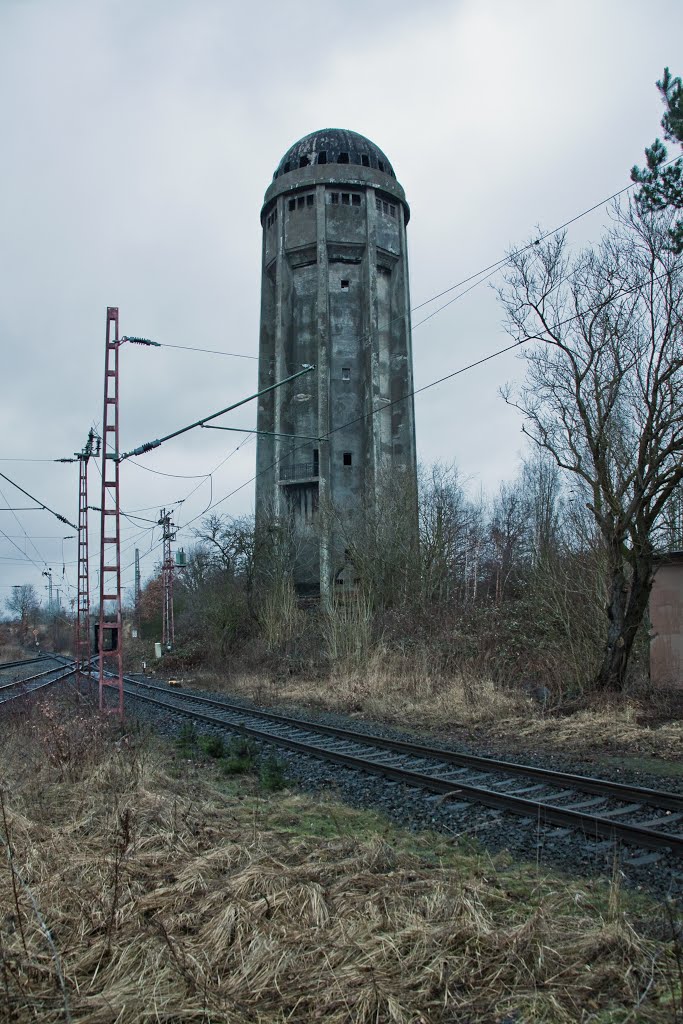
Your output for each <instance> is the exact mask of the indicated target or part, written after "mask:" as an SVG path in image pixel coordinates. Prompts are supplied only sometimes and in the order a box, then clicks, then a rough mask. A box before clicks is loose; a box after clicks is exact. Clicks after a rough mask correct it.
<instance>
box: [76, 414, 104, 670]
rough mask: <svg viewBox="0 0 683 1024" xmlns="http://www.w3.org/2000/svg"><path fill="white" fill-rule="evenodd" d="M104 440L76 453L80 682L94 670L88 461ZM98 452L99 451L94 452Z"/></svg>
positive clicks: (91, 433) (90, 439)
mask: <svg viewBox="0 0 683 1024" xmlns="http://www.w3.org/2000/svg"><path fill="white" fill-rule="evenodd" d="M99 443H100V439H99V438H98V437H96V435H95V431H94V430H92V429H91V430H90V431H89V432H88V440H87V441H86V444H85V447H84V448H83V450H82V451H80V452H76V453H75V455H76V459H77V461H78V599H77V605H76V624H75V625H76V630H75V633H76V635H75V640H74V655H75V658H76V667H77V669H78V672H77V675H76V679H77V680H78V681H79V682H80V680H81V678H82V677H83V675H84V673H85V672H86V671H87V672H89V671H90V583H89V575H88V462H89V461H90V458H91V456H93V455H99V452H100V448H99ZM93 449H95V450H93Z"/></svg>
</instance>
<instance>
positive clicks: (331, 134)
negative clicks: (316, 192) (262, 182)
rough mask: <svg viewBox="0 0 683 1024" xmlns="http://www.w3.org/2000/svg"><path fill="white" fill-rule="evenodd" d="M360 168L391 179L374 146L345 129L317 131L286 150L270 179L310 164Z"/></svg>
mask: <svg viewBox="0 0 683 1024" xmlns="http://www.w3.org/2000/svg"><path fill="white" fill-rule="evenodd" d="M326 163H327V164H336V163H340V164H360V165H363V166H365V167H374V168H375V169H376V170H379V171H383V172H384V173H385V174H388V175H390V177H392V178H395V177H396V175H395V174H394V169H393V167H392V166H391V164H390V163H389V161H388V160H387V158H386V156H385V155H384V153H383V152H382V150H381V149H380V148H379V146H376V145H375V143H374V142H371V141H370V139H366V138H365V136H364V135H359V134H358V132H351V131H348V130H347V129H345V128H321V129H320V130H319V131H317V132H311V134H310V135H305V136H304V137H303V139H299V141H298V142H295V143H294V145H293V146H290V147H289V149H288V150H287V152H286V153H285V155H284V156H283V158H282V160H281V161H280V163H279V164H278V166H277V170H276V171H275V174H274V175H273V178H279V177H280V175H281V174H287V172H288V171H293V170H295V169H296V168H299V167H308V166H309V165H310V164H326Z"/></svg>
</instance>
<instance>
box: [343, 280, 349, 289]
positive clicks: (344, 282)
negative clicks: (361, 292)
mask: <svg viewBox="0 0 683 1024" xmlns="http://www.w3.org/2000/svg"><path fill="white" fill-rule="evenodd" d="M341 286H342V288H348V287H349V282H348V281H347V280H343V281H342V283H341Z"/></svg>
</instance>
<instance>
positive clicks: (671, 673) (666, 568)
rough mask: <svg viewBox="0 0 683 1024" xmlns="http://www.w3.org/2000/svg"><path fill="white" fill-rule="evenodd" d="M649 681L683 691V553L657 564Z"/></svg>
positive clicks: (652, 608)
mask: <svg viewBox="0 0 683 1024" xmlns="http://www.w3.org/2000/svg"><path fill="white" fill-rule="evenodd" d="M650 624H651V631H650V637H651V639H650V680H651V682H652V684H653V686H662V687H672V686H678V687H680V688H681V689H682V690H683V551H670V552H668V553H667V554H665V555H662V556H661V557H660V558H659V559H658V562H657V568H656V570H655V577H654V582H653V584H652V592H651V594H650Z"/></svg>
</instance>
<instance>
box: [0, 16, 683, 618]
mask: <svg viewBox="0 0 683 1024" xmlns="http://www.w3.org/2000/svg"><path fill="white" fill-rule="evenodd" d="M682 38H683V5H681V3H680V0H662V2H660V3H659V4H658V5H657V7H656V11H653V12H652V13H651V14H648V12H647V10H646V9H645V7H644V5H643V4H642V2H638V3H636V2H635V0H602V2H596V0H590V2H586V0H572V2H569V0H565V2H552V0H497V2H496V0H470V2H467V0H463V2H457V0H422V2H421V3H419V4H418V3H415V2H414V0H411V2H407V0H394V3H392V4H388V3H387V2H386V0H385V2H382V3H379V2H375V0H365V2H357V0H347V2H346V3H345V4H343V5H339V4H332V3H329V2H325V0H322V2H318V3H315V4H314V3H312V2H298V3H296V2H289V3H288V2H286V0H284V2H278V3H274V2H271V0H266V2H265V3H261V4H237V3H229V2H227V0H223V2H219V0H111V2H106V0H102V2H100V0H73V2H71V0H0V133H1V135H0V137H1V138H2V160H0V196H1V197H2V200H1V202H2V220H1V224H2V234H1V236H0V239H1V241H0V345H1V346H2V371H1V375H0V458H2V459H3V460H24V459H25V460H34V459H45V460H52V459H55V458H60V457H63V456H69V455H71V454H72V453H73V452H75V451H77V450H79V449H80V448H81V447H82V446H83V444H84V442H85V439H86V435H87V431H88V428H89V427H90V426H91V425H93V424H94V425H96V426H99V425H100V423H101V417H102V378H103V359H104V325H105V314H106V307H107V305H112V306H118V307H119V309H120V316H121V330H122V333H123V334H134V335H143V336H146V337H150V338H154V339H156V340H158V341H161V342H164V343H167V344H169V345H188V346H195V347H199V348H210V349H220V350H226V351H231V352H237V353H243V354H244V355H245V356H251V357H255V356H257V354H258V326H259V323H258V321H259V287H260V255H261V228H260V223H259V211H260V208H261V204H262V200H263V193H264V191H265V189H266V187H267V186H268V184H269V182H270V181H271V178H272V173H273V170H274V169H275V167H276V165H277V163H278V162H279V160H280V157H281V156H282V154H283V153H284V151H285V150H286V149H287V148H288V147H289V146H290V145H291V144H292V143H293V142H295V141H296V140H297V139H299V138H300V137H301V136H303V135H306V134H308V133H309V132H311V131H314V130H315V129H318V128H323V127H339V128H350V129H352V130H354V131H357V132H361V133H362V134H363V135H367V136H368V137H369V138H370V139H372V140H373V141H374V142H376V143H377V145H378V146H380V147H381V148H382V149H383V150H384V151H385V153H386V154H387V156H388V157H389V159H390V160H391V162H392V164H393V166H394V168H395V171H396V175H397V177H398V179H399V181H400V182H401V184H402V185H403V186H404V188H405V191H406V196H407V199H408V202H409V203H410V206H411V221H410V225H409V228H408V233H409V236H408V242H409V259H410V269H411V296H412V301H413V305H418V304H420V303H423V302H425V301H426V300H428V299H429V298H430V297H431V296H433V295H435V294H436V293H438V292H441V291H443V290H444V289H445V288H448V287H449V286H451V285H452V284H454V283H455V282H457V281H459V280H461V279H463V278H466V277H469V276H470V275H471V274H473V273H475V272H477V271H478V270H480V269H481V268H482V267H485V266H486V265H488V264H489V263H491V262H494V261H495V260H497V259H499V258H500V257H501V256H502V255H503V254H504V252H505V251H506V250H507V249H509V248H510V247H511V246H515V245H518V244H519V243H520V242H522V241H524V240H525V239H526V238H528V237H529V235H530V234H531V233H532V232H533V230H534V225H538V224H540V225H541V226H542V227H543V228H551V227H554V226H555V225H557V224H560V223H562V222H563V221H565V220H567V219H569V218H570V217H572V216H574V215H575V214H577V213H579V212H581V211H582V210H585V209H587V208H588V207H591V206H593V205H594V204H595V203H597V202H599V201H600V200H602V199H604V198H605V197H607V196H609V195H610V194H611V193H613V192H615V191H617V190H618V189H620V188H622V187H623V186H624V185H627V184H628V181H629V169H630V167H631V166H632V165H633V164H634V163H637V162H640V163H642V161H643V148H644V146H645V145H646V144H649V143H650V142H651V141H652V139H653V138H654V137H655V135H656V134H657V133H658V132H659V120H660V117H661V113H662V108H661V104H660V101H659V96H658V94H657V91H656V88H655V85H654V82H655V80H656V79H657V78H658V77H660V76H661V72H662V69H663V67H664V65H667V64H668V65H670V66H671V69H672V71H673V72H674V73H679V74H680V73H681V71H683V67H682V66H680V64H677V60H680V55H681V48H680V41H681V39H682ZM606 220H607V213H606V209H605V208H602V209H600V210H598V211H597V212H595V213H593V214H591V215H590V216H587V217H585V218H583V219H582V220H581V221H579V222H578V224H577V225H575V226H574V227H572V229H571V231H570V239H571V242H572V244H574V245H576V246H579V245H582V244H585V243H589V242H591V241H595V240H597V239H598V238H599V237H600V233H601V231H602V229H603V227H604V224H605V223H606ZM491 283H492V282H491V281H489V282H487V283H484V284H482V285H481V286H480V287H477V288H475V289H474V290H473V291H472V292H470V293H469V294H468V295H466V296H464V297H463V298H462V299H459V300H458V301H456V302H454V303H452V304H451V305H449V306H448V307H447V308H446V309H444V310H443V311H442V312H440V313H439V314H438V315H436V316H434V317H432V318H431V319H430V320H429V321H428V322H427V323H425V324H424V325H422V326H415V327H414V334H413V347H414V370H415V381H416V385H417V386H418V387H420V386H422V385H424V384H426V383H428V382H429V381H431V380H434V379H435V378H437V377H440V376H442V375H444V374H445V373H448V372H450V371H452V370H455V369H457V368H458V367H460V366H463V365H465V364H467V363H469V362H471V361H472V360H474V359H476V358H479V357H481V356H482V355H485V354H486V353H488V352H490V351H494V350H495V349H497V348H500V347H501V346H502V345H504V344H505V343H506V335H505V333H504V331H503V328H502V326H501V323H502V313H501V309H500V307H499V306H498V304H497V302H496V298H495V294H494V293H493V290H492V288H491V287H490V285H491ZM453 294H455V293H453ZM448 297H451V296H448ZM443 301H444V300H441V301H440V302H438V303H436V304H433V305H429V306H425V307H424V308H423V309H422V310H419V311H418V312H416V313H415V314H414V324H415V325H416V324H417V323H418V322H419V321H420V320H421V319H422V318H423V316H424V315H426V314H428V313H430V312H432V311H433V309H435V308H436V307H437V306H438V305H441V303H442V302H443ZM121 363H122V380H121V443H122V448H123V450H127V449H129V448H132V447H135V446H137V445H138V444H140V443H142V442H144V441H147V440H149V439H152V438H155V437H158V436H159V435H160V434H163V433H166V432H168V431H170V430H173V429H175V428H176V427H180V426H182V425H184V424H186V423H189V422H190V421H192V420H194V419H196V418H198V417H200V416H204V415H207V414H208V413H210V412H212V411H215V410H217V409H220V408H222V407H223V406H225V405H228V404H229V403H230V402H232V401H235V400H237V399H239V398H241V397H243V396H245V395H247V394H249V393H251V392H252V391H254V390H255V386H256V367H257V363H256V361H255V359H253V358H251V359H249V358H244V359H237V358H224V357H220V356H214V355H205V354H199V353H190V352H185V351H180V350H175V349H170V348H162V349H140V348H135V347H132V346H125V347H124V348H123V349H122V352H121ZM522 373H523V364H522V363H521V362H519V361H518V360H516V359H515V358H513V357H512V356H510V357H502V358H499V359H497V360H495V361H493V362H491V363H489V364H487V365H486V366H484V367H482V368H480V369H478V370H474V371H472V372H469V373H467V374H465V375H463V376H462V377H457V378H455V379H454V380H453V381H450V382H447V383H445V384H442V385H440V386H438V387H436V388H433V389H431V390H429V391H428V392H426V393H425V395H424V396H418V398H417V399H416V420H417V441H418V452H419V456H420V458H421V459H422V460H423V461H425V462H428V463H429V462H432V461H434V460H437V459H438V460H443V461H447V462H450V461H455V462H456V463H457V465H458V466H459V467H460V469H461V471H462V473H463V474H464V475H465V476H467V477H469V478H471V481H472V486H473V487H476V488H478V487H479V486H482V487H483V488H485V489H486V491H488V492H490V493H491V492H493V491H495V490H496V488H497V485H498V482H499V481H500V480H501V479H506V478H507V479H509V478H511V477H512V476H514V475H515V473H516V469H517V464H518V461H519V457H520V453H521V452H522V450H523V442H522V437H521V434H520V421H519V419H518V417H517V415H516V414H515V413H514V412H512V411H511V410H509V409H507V408H506V406H505V405H504V403H503V401H502V399H501V398H500V397H499V395H498V389H499V388H500V386H501V385H502V384H503V383H505V382H506V381H508V380H512V379H515V378H519V377H520V376H521V374H522ZM254 417H255V410H254V408H253V407H247V408H246V409H244V410H241V411H240V412H239V413H234V414H232V416H231V417H230V418H229V419H227V418H226V419H225V420H224V421H223V422H226V423H229V424H231V425H235V426H244V427H252V426H253V425H254ZM246 438H248V435H245V439H242V440H241V441H240V435H237V434H226V433H222V432H219V431H207V430H201V431H199V430H198V431H194V432H192V433H190V434H187V435H185V436H184V437H183V438H180V439H178V440H177V441H174V442H170V443H169V444H167V445H166V446H164V447H163V448H161V449H160V450H158V451H156V452H153V453H150V454H148V455H146V456H144V457H143V458H142V459H140V460H138V464H137V465H136V464H135V462H134V461H133V460H129V461H128V462H127V463H125V464H124V465H123V467H122V507H123V508H124V509H125V510H128V511H134V512H136V514H139V515H141V516H149V517H150V518H152V519H155V518H157V517H158V510H159V508H160V507H162V506H166V507H174V508H175V509H176V522H177V523H178V524H179V525H180V526H181V527H182V526H183V525H184V524H188V523H189V522H190V521H191V520H193V519H194V518H195V517H198V516H200V514H201V513H202V511H203V510H204V509H205V508H206V507H207V506H208V505H209V504H210V502H211V501H212V500H213V502H217V501H219V500H220V499H222V498H224V497H225V496H226V495H229V494H231V492H233V491H235V492H236V493H234V494H232V496H230V497H228V498H227V500H224V501H223V502H222V504H220V505H219V506H218V507H217V509H216V511H217V512H218V511H220V512H225V513H228V514H232V515H239V514H243V513H247V512H249V511H251V509H252V507H253V483H252V482H251V477H252V476H253V473H254V458H255V444H254V441H253V439H251V440H248V439H246ZM238 445H241V447H239V450H235V449H236V447H237V446H238ZM226 456H229V457H228V458H227V459H226ZM220 463H223V464H222V465H221V466H220V468H218V469H217V468H216V467H218V466H219V464H220ZM150 470H156V471H158V472H157V473H153V472H150ZM214 470H215V472H213V476H212V477H211V478H209V477H208V476H204V475H205V474H209V473H212V471H214ZM0 472H3V473H5V474H6V475H7V476H9V477H11V478H12V479H13V480H16V482H17V483H19V484H21V485H22V486H23V487H25V488H26V489H27V490H29V491H30V492H32V493H33V494H35V495H37V497H39V498H40V499H41V501H43V502H45V503H46V504H48V505H51V506H52V507H53V508H55V509H56V510H57V511H59V512H60V513H62V514H63V515H65V516H67V518H69V519H71V520H72V521H74V522H75V521H76V519H77V466H75V465H61V464H56V463H53V462H51V461H46V462H33V461H1V462H0ZM159 472H160V473H171V474H177V477H165V476H162V475H158V473H159ZM193 475H196V478H194V476H193ZM90 487H91V502H92V503H93V504H98V505H99V476H98V473H97V470H96V468H95V466H94V465H92V464H91V474H90ZM193 489H195V490H194V493H193V494H190V492H191V491H192V490H193ZM180 499H186V500H185V501H184V503H183V504H178V503H179V501H180ZM29 504H30V502H28V501H27V500H25V499H24V498H23V496H22V495H21V494H19V492H17V491H15V490H14V488H12V487H11V486H10V484H8V483H6V482H5V481H4V480H0V505H2V506H3V507H4V506H5V505H10V506H24V505H29ZM141 509H143V510H146V511H139V510H141ZM16 516H17V517H18V521H17V519H15V517H14V515H13V514H12V513H11V512H9V511H4V512H0V529H1V530H2V531H3V533H4V534H5V535H7V536H6V537H5V536H4V535H2V534H0V604H2V603H4V600H5V598H6V596H7V595H9V594H10V593H11V587H12V586H13V585H14V584H21V583H33V584H35V585H36V586H37V587H38V588H39V590H40V593H41V595H44V591H43V585H44V584H45V582H46V581H45V580H44V579H43V578H42V576H41V572H42V571H43V570H44V569H45V568H46V567H47V566H50V567H51V568H52V570H53V573H54V579H55V586H60V587H62V589H63V591H64V595H65V596H66V599H67V601H68V600H70V599H71V598H73V597H75V589H74V585H75V577H76V573H75V563H74V559H75V557H76V544H75V540H74V539H71V540H68V541H62V538H63V537H64V536H66V535H67V534H68V533H69V532H70V531H69V530H68V529H65V528H63V526H62V524H60V523H58V522H57V521H56V520H55V519H53V518H51V517H50V516H49V515H48V514H47V513H45V512H41V511H30V512H28V511H27V512H24V511H21V512H17V513H16ZM95 518H96V517H95V516H94V515H93V516H92V519H93V523H92V527H93V529H92V531H91V553H92V555H93V556H96V554H97V549H98V544H97V540H96V533H97V530H96V526H97V524H96V523H95V522H94V520H95ZM124 522H125V525H124V530H123V536H124V541H123V549H124V550H123V564H124V566H126V567H127V568H126V571H125V572H124V585H125V586H131V585H132V580H133V569H132V562H133V557H134V549H135V547H136V545H137V546H138V547H139V548H140V550H141V553H142V556H143V560H142V569H143V576H144V575H148V574H149V573H150V572H151V571H152V570H153V568H154V565H155V562H156V561H157V560H158V558H159V547H158V546H156V545H157V544H158V541H159V539H160V532H159V530H158V528H157V529H155V530H154V531H153V530H152V525H151V524H149V523H144V522H138V523H137V525H133V524H132V523H131V522H130V521H124ZM196 525H197V522H196V521H195V523H194V526H196ZM191 530H192V526H186V527H185V529H181V532H180V534H179V538H178V540H179V543H181V544H183V543H184V544H185V545H188V544H189V543H191V541H192V537H191ZM24 531H25V533H26V534H28V536H29V538H31V540H27V538H26V536H25V533H24ZM13 542H14V545H18V548H17V547H16V546H13ZM19 549H20V550H19ZM147 552H149V553H147ZM63 566H65V570H63ZM92 566H93V570H94V568H95V567H96V566H97V558H96V557H93V558H92ZM95 578H96V574H95V572H94V571H93V574H92V579H93V582H94V581H95Z"/></svg>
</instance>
